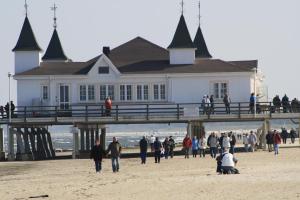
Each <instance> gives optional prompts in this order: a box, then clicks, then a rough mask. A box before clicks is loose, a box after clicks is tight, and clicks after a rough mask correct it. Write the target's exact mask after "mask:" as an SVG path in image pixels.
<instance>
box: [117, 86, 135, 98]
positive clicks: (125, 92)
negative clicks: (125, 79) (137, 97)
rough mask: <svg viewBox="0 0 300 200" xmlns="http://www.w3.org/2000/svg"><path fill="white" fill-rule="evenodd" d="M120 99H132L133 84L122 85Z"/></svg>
mask: <svg viewBox="0 0 300 200" xmlns="http://www.w3.org/2000/svg"><path fill="white" fill-rule="evenodd" d="M120 100H121V101H131V100H132V85H120Z"/></svg>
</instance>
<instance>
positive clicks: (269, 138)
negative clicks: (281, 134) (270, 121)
mask: <svg viewBox="0 0 300 200" xmlns="http://www.w3.org/2000/svg"><path fill="white" fill-rule="evenodd" d="M266 141H267V145H268V151H269V152H272V151H273V148H274V134H273V132H272V131H269V132H268V134H267V135H266Z"/></svg>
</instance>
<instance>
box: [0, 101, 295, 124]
mask: <svg viewBox="0 0 300 200" xmlns="http://www.w3.org/2000/svg"><path fill="white" fill-rule="evenodd" d="M64 108H65V109H62V108H61V107H60V106H17V107H16V108H15V109H14V110H13V111H12V112H11V118H12V122H14V121H16V122H27V120H28V119H38V118H43V119H47V118H51V119H52V120H53V121H54V122H57V121H58V119H61V118H80V120H81V121H86V122H88V121H89V120H90V119H91V118H101V119H105V118H108V119H110V121H112V120H113V121H118V120H119V119H142V120H146V121H147V120H151V119H153V118H156V117H159V118H166V119H168V118H169V119H172V120H181V119H184V118H187V117H201V118H207V119H210V118H213V117H216V116H225V117H226V116H227V115H228V116H234V117H235V118H242V116H244V115H247V116H256V115H263V116H268V117H269V118H272V115H273V114H276V113H300V106H299V105H297V106H293V105H291V104H288V105H281V106H274V105H273V104H272V103H271V102H260V103H259V104H257V105H256V107H251V106H250V105H249V102H233V103H230V105H227V106H225V105H224V103H213V104H211V103H209V104H204V103H180V104H176V103H149V104H134V103H128V104H126V103H122V104H114V105H113V106H112V108H111V109H106V107H105V105H104V104H93V105H91V104H86V105H68V108H67V109H66V107H65V106H64ZM8 118H9V113H8V112H2V113H1V117H0V123H2V124H6V123H8Z"/></svg>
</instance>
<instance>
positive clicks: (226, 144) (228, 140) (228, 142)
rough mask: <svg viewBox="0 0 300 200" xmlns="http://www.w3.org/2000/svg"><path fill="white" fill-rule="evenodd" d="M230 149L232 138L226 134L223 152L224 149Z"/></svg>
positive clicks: (223, 141) (223, 140)
mask: <svg viewBox="0 0 300 200" xmlns="http://www.w3.org/2000/svg"><path fill="white" fill-rule="evenodd" d="M229 148H230V137H229V136H228V134H227V133H225V134H224V137H223V139H222V152H224V149H229Z"/></svg>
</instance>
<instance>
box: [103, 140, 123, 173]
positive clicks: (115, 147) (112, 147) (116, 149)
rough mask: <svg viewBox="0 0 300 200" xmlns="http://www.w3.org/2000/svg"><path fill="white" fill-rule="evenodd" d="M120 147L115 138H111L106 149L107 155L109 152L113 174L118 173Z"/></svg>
mask: <svg viewBox="0 0 300 200" xmlns="http://www.w3.org/2000/svg"><path fill="white" fill-rule="evenodd" d="M121 151H122V146H121V144H120V143H119V142H118V140H117V138H116V137H113V141H112V142H111V143H110V144H109V146H108V149H107V151H106V152H107V154H108V153H109V152H111V153H110V154H111V164H112V170H113V172H114V173H115V172H119V169H120V165H119V158H120V155H121Z"/></svg>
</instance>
